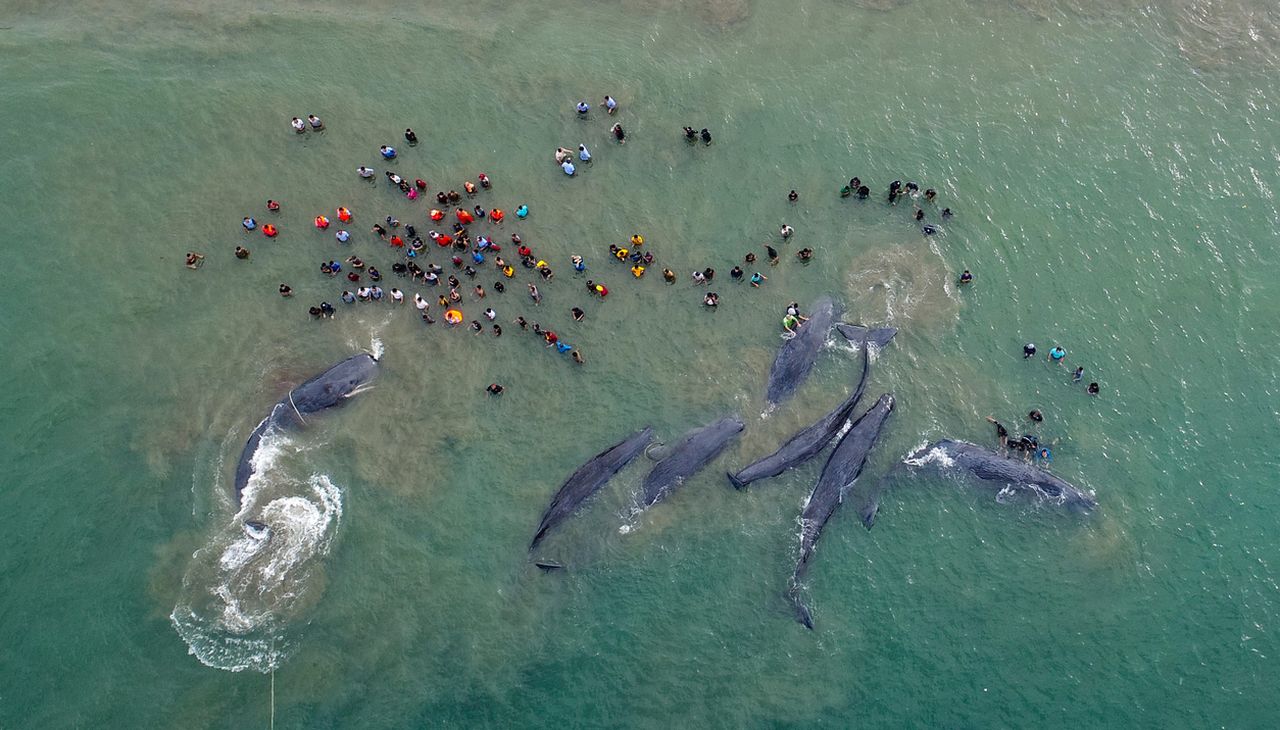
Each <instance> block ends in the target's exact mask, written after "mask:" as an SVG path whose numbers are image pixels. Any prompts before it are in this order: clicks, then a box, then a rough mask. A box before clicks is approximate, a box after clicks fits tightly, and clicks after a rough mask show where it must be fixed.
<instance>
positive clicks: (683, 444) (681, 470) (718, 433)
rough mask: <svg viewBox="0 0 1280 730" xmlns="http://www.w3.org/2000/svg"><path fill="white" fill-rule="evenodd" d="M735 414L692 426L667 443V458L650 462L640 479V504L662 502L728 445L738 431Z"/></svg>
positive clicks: (739, 430) (738, 420)
mask: <svg viewBox="0 0 1280 730" xmlns="http://www.w3.org/2000/svg"><path fill="white" fill-rule="evenodd" d="M742 428H743V423H742V421H741V420H740V419H739V418H738V417H737V416H726V417H725V418H721V419H720V420H719V421H716V422H715V423H712V424H710V425H707V426H703V427H702V428H695V429H693V430H692V431H689V432H688V433H686V434H685V435H684V436H682V437H681V438H680V441H678V442H677V443H675V444H673V445H672V446H671V450H670V452H669V453H668V455H667V458H665V459H663V460H662V461H659V462H658V463H657V464H655V465H654V467H653V469H652V470H651V471H650V472H649V475H648V476H647V477H645V478H644V486H643V487H642V490H643V494H642V501H643V506H645V507H649V506H652V505H654V504H657V503H658V502H660V501H662V499H663V498H665V497H666V496H667V495H668V494H670V493H671V491H672V490H674V489H675V488H676V487H678V486H680V484H681V483H682V482H683V481H684V480H685V479H686V478H688V477H689V476H691V475H693V474H694V473H696V472H697V471H698V470H699V469H701V468H702V467H703V466H705V465H706V463H707V462H708V461H711V460H712V459H714V458H716V456H717V455H718V454H719V453H720V452H721V451H723V450H724V448H725V447H726V446H728V445H729V441H730V440H732V439H733V438H735V437H736V436H737V435H738V434H739V433H741V432H742Z"/></svg>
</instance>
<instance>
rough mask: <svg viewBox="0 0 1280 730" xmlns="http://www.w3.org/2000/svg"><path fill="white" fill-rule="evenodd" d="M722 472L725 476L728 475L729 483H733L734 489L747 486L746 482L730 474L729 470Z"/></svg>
mask: <svg viewBox="0 0 1280 730" xmlns="http://www.w3.org/2000/svg"><path fill="white" fill-rule="evenodd" d="M724 474H725V476H727V477H729V483H730V484H732V485H733V488H734V489H739V490H741V489H746V488H747V483H746V482H744V481H742V480H741V479H739V478H738V477H736V476H734V475H733V474H730V473H729V472H725V473H724Z"/></svg>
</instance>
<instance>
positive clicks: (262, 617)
mask: <svg viewBox="0 0 1280 730" xmlns="http://www.w3.org/2000/svg"><path fill="white" fill-rule="evenodd" d="M299 450H300V449H298V448H297V447H296V445H295V444H294V442H293V441H292V440H291V439H290V438H289V437H288V436H286V435H284V434H280V433H275V432H269V433H268V434H267V435H265V436H264V437H263V439H262V442H261V445H260V447H259V449H258V451H257V453H256V454H254V456H253V465H254V469H255V471H254V475H253V476H252V477H251V478H250V479H249V483H248V485H246V487H245V495H246V500H245V504H246V505H250V506H249V507H246V508H245V509H244V510H242V511H241V513H239V514H237V515H236V516H235V518H234V519H233V520H232V521H231V523H230V524H228V525H227V526H226V527H225V528H223V529H222V530H221V531H219V532H218V533H217V534H216V535H214V536H213V537H212V538H211V539H210V541H209V544H208V545H207V546H205V547H204V548H201V549H200V550H197V551H196V553H195V554H194V555H193V556H192V563H191V566H190V567H189V568H188V570H187V574H186V576H185V578H184V580H183V598H182V600H180V601H179V602H178V604H177V605H176V606H175V607H174V609H173V613H172V614H170V617H169V618H170V620H171V621H172V622H173V625H174V628H175V629H176V630H177V632H178V634H179V636H181V637H182V638H183V640H184V641H186V642H187V646H188V647H189V649H190V652H191V654H192V655H194V656H195V657H196V658H197V659H199V660H200V662H201V663H203V664H205V665H207V666H210V667H216V668H218V669H225V670H228V671H233V672H237V671H243V670H245V669H252V670H255V671H260V672H267V671H270V670H272V669H274V668H275V667H277V666H279V664H280V663H281V662H282V661H283V660H284V659H285V658H287V657H288V655H289V653H290V651H291V648H292V642H290V641H289V639H288V637H287V636H286V635H285V629H287V627H288V626H289V625H290V622H291V620H292V619H294V618H295V617H296V616H297V615H298V614H299V613H300V612H301V611H302V610H304V608H305V606H306V602H305V601H304V598H306V597H307V596H308V595H309V593H310V592H311V587H312V585H313V584H314V581H313V580H312V576H313V574H314V572H315V571H316V570H317V569H319V567H320V560H321V559H322V558H323V557H324V556H325V555H327V554H328V552H329V547H330V545H331V544H332V541H333V537H334V535H336V534H337V530H338V527H339V525H340V524H341V522H342V490H341V489H339V488H338V487H337V486H336V485H335V484H334V483H333V482H332V481H331V480H330V479H329V477H327V476H325V475H323V474H312V475H311V476H310V477H309V478H308V479H307V480H306V481H300V480H297V479H293V478H291V477H290V476H289V475H288V474H287V472H286V470H285V469H284V467H283V465H282V464H281V463H280V458H281V456H282V455H284V454H286V453H289V452H293V453H296V452H297V451H299ZM275 495H278V496H275ZM259 497H262V498H263V499H268V500H269V501H267V502H266V504H265V505H264V506H263V507H262V509H261V510H260V511H258V512H257V513H256V514H252V515H246V514H245V513H246V512H249V511H250V510H251V509H252V505H256V504H257V502H258V501H259ZM246 519H253V520H255V521H258V522H262V523H264V524H266V525H267V530H266V532H265V535H263V534H259V535H258V536H257V537H255V536H253V535H250V534H249V533H248V531H247V530H246V528H245V526H244V521H245V520H246Z"/></svg>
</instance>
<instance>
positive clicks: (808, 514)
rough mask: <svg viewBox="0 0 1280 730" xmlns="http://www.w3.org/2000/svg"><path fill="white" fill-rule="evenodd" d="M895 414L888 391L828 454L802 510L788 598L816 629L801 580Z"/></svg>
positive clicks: (807, 624)
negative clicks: (797, 549)
mask: <svg viewBox="0 0 1280 730" xmlns="http://www.w3.org/2000/svg"><path fill="white" fill-rule="evenodd" d="M892 413H893V395H892V394H890V393H885V394H884V395H882V396H880V399H879V400H877V401H876V404H875V405H873V406H871V408H870V409H868V410H867V412H866V413H863V414H862V415H861V416H859V417H858V420H857V421H854V423H853V426H851V427H850V428H849V431H848V432H847V433H845V435H844V436H843V437H842V438H841V439H840V443H838V444H836V447H835V449H833V450H832V452H831V456H829V457H827V463H826V464H825V465H824V466H823V467H822V475H821V476H819V477H818V481H817V483H816V484H814V485H813V491H812V492H811V493H810V494H809V499H808V501H807V502H805V505H804V511H802V512H801V513H800V558H799V560H797V561H796V567H795V569H794V570H793V571H792V572H791V581H790V583H789V585H788V587H787V597H788V598H790V600H791V604H792V607H793V608H794V610H795V616H796V620H797V621H799V622H800V623H802V624H804V626H805V628H808V629H812V628H813V615H812V614H811V613H810V612H809V608H808V607H807V606H805V604H804V602H803V601H802V600H801V598H800V581H801V580H802V579H803V578H804V576H805V574H806V573H807V572H808V570H809V564H810V562H811V561H812V560H813V554H814V550H815V549H816V548H817V546H818V538H820V537H822V528H824V527H826V525H827V521H828V520H830V519H831V516H832V515H833V514H835V511H836V509H837V508H838V507H839V506H840V504H841V503H842V502H843V501H844V498H845V495H846V494H847V493H848V491H849V488H850V487H852V486H853V483H854V482H856V481H857V480H858V477H859V475H861V474H862V467H863V466H864V465H866V463H867V456H868V455H869V454H870V453H871V449H872V447H874V446H875V444H876V440H877V439H878V438H879V437H880V431H881V430H882V429H883V428H884V424H885V421H887V420H888V419H889V415H890V414H892Z"/></svg>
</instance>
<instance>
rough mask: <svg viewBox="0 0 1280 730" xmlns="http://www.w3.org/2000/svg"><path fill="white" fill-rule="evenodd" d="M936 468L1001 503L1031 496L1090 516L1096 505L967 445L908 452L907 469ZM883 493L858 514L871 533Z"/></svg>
mask: <svg viewBox="0 0 1280 730" xmlns="http://www.w3.org/2000/svg"><path fill="white" fill-rule="evenodd" d="M925 464H937V465H938V467H939V468H940V469H942V470H945V471H957V472H964V473H967V474H969V475H971V476H973V477H976V478H977V479H978V480H979V481H980V482H981V483H982V484H985V485H986V486H988V487H990V488H992V489H996V490H997V495H998V496H999V498H1000V500H1001V501H1004V497H1005V496H1006V495H1008V494H1019V495H1023V494H1025V495H1028V496H1033V497H1036V498H1039V499H1044V500H1047V501H1051V502H1056V503H1058V504H1061V505H1063V506H1065V507H1067V508H1068V509H1070V510H1072V511H1076V512H1090V511H1092V510H1093V509H1094V508H1096V507H1097V506H1098V501H1097V499H1095V497H1094V495H1093V494H1092V493H1090V492H1086V491H1084V490H1082V489H1080V488H1078V487H1076V486H1074V485H1073V484H1071V483H1069V482H1067V481H1066V480H1064V479H1062V478H1061V477H1058V476H1056V475H1054V474H1052V473H1050V472H1048V471H1045V470H1044V469H1041V468H1040V467H1038V466H1035V465H1034V464H1028V463H1026V462H1024V461H1021V460H1019V459H1012V458H1009V457H1008V456H1003V455H1001V454H998V453H996V452H995V451H992V450H991V449H988V448H986V447H983V446H979V445H977V444H973V443H969V442H968V441H954V440H952V439H942V440H941V441H935V442H933V443H931V444H928V445H926V446H922V447H921V448H919V449H916V450H915V451H913V452H911V453H910V454H908V455H907V457H906V459H904V461H903V465H904V466H907V467H918V466H923V465H925ZM883 491H884V482H883V481H882V482H881V483H880V484H879V485H877V486H876V487H875V488H874V489H873V490H871V492H869V493H868V494H867V495H866V501H865V503H864V504H863V505H862V507H861V508H860V510H859V513H860V515H861V517H862V524H864V525H866V527H867V529H868V530H870V529H871V527H872V525H874V524H875V519H876V513H877V512H878V511H879V509H880V495H881V493H882V492H883Z"/></svg>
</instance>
